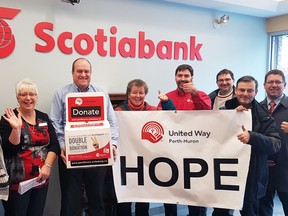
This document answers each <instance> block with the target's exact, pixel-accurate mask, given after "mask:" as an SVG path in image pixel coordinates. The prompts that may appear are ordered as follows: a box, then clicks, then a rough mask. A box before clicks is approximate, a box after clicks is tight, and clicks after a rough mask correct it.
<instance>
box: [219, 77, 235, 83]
mask: <svg viewBox="0 0 288 216" xmlns="http://www.w3.org/2000/svg"><path fill="white" fill-rule="evenodd" d="M231 80H232V79H231V78H226V79H219V80H217V82H219V83H223V82H230V81H231Z"/></svg>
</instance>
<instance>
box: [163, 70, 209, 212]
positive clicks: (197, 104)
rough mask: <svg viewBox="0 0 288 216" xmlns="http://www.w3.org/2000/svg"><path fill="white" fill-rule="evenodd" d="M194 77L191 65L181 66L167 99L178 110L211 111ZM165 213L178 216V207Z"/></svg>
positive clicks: (170, 207)
mask: <svg viewBox="0 0 288 216" xmlns="http://www.w3.org/2000/svg"><path fill="white" fill-rule="evenodd" d="M193 75H194V70H193V68H192V67H191V66H190V65H188V64H182V65H179V66H178V67H177V68H176V71H175V82H176V85H177V89H175V90H173V91H171V92H169V93H167V94H166V95H167V97H168V98H169V99H171V100H172V101H173V103H174V105H175V107H176V110H211V100H210V98H209V96H208V95H207V94H206V93H205V92H203V91H199V90H198V89H197V88H196V86H195V84H194V82H193ZM159 106H161V103H159V105H158V107H159ZM176 201H177V200H175V202H176ZM188 211H189V215H191V216H206V208H205V207H199V206H188ZM165 212H166V215H173V216H176V215H177V206H176V205H174V204H165Z"/></svg>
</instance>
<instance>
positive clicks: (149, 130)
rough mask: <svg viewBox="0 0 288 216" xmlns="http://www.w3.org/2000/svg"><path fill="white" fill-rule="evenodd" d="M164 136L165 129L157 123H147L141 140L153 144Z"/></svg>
mask: <svg viewBox="0 0 288 216" xmlns="http://www.w3.org/2000/svg"><path fill="white" fill-rule="evenodd" d="M163 136H164V129H163V127H162V125H161V124H159V123H158V122H156V121H149V122H147V123H146V124H145V125H144V126H143V128H142V134H141V139H142V140H148V141H150V142H151V143H157V142H159V141H160V140H161V139H162V138H163Z"/></svg>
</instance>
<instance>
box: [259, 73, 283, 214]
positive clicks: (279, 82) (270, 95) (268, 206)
mask: <svg viewBox="0 0 288 216" xmlns="http://www.w3.org/2000/svg"><path fill="white" fill-rule="evenodd" d="M285 87H286V81H285V75H284V73H283V72H282V71H281V70H271V71H269V72H268V73H267V74H266V76H265V82H264V88H265V91H266V93H267V97H266V98H265V100H263V101H262V102H261V105H262V106H263V107H264V108H265V109H267V110H270V111H271V113H270V114H271V116H272V117H273V118H274V119H275V122H276V127H277V130H278V132H279V134H280V136H281V139H282V145H281V149H280V151H279V152H277V153H276V154H274V155H272V156H270V157H269V158H268V166H269V181H268V188H267V192H266V195H265V197H263V198H262V199H261V201H260V212H259V213H260V214H259V215H261V216H272V215H273V206H274V203H273V200H274V196H275V193H276V191H277V194H278V196H279V199H280V201H281V203H282V206H283V210H284V213H285V215H288V169H287V161H288V97H287V96H286V95H285V94H284V93H283V92H284V90H285ZM271 104H272V106H271ZM273 104H275V107H274V108H273Z"/></svg>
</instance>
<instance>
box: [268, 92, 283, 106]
mask: <svg viewBox="0 0 288 216" xmlns="http://www.w3.org/2000/svg"><path fill="white" fill-rule="evenodd" d="M283 96H284V94H282V95H281V96H280V97H279V98H277V99H275V100H273V101H274V102H275V104H276V106H275V108H276V107H277V106H278V104H279V103H280V101H281V99H282V97H283ZM271 101H272V100H270V99H269V98H268V97H267V107H268V110H269V109H270V102H271ZM275 108H274V109H275Z"/></svg>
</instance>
